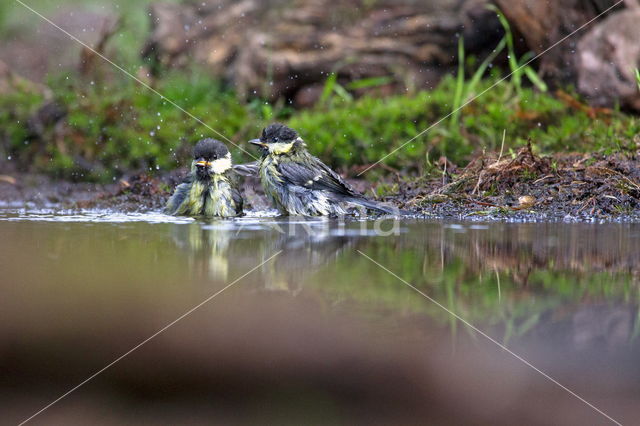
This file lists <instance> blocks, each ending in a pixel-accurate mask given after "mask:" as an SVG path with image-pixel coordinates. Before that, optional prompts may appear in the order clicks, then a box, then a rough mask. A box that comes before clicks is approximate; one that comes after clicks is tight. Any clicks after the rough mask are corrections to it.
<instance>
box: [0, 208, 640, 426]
mask: <svg viewBox="0 0 640 426" xmlns="http://www.w3.org/2000/svg"><path fill="white" fill-rule="evenodd" d="M374 261H375V263H374ZM0 271H2V272H1V273H2V279H1V280H0V292H1V299H0V311H1V312H2V319H3V320H2V322H1V324H0V368H2V371H3V374H2V378H0V390H1V393H0V395H1V397H0V411H1V412H3V413H5V415H4V416H3V417H4V420H6V421H8V422H9V423H16V422H20V421H21V420H24V419H25V418H27V417H29V416H30V415H32V414H34V413H35V412H36V411H38V410H39V409H40V408H42V407H43V406H45V405H46V404H48V403H49V402H51V401H52V400H54V399H55V398H57V397H58V396H60V395H61V394H63V393H64V392H66V391H68V390H69V389H71V388H73V387H74V386H75V385H77V384H78V383H80V382H82V381H83V380H84V379H86V378H87V377H89V376H90V375H91V374H93V373H94V372H96V371H99V370H100V369H101V368H103V367H104V366H105V365H107V364H109V363H110V362H112V361H113V360H114V359H117V358H118V357H119V356H121V355H122V354H124V353H126V352H127V351H128V350H130V349H131V348H132V347H134V346H136V345H138V344H139V343H140V342H142V341H144V340H145V339H147V338H148V337H149V336H152V335H154V333H156V332H158V331H159V330H162V329H163V328H164V327H165V326H167V325H168V324H171V323H172V322H173V321H174V320H176V319H177V318H180V317H181V316H182V315H183V314H185V313H186V312H190V310H191V309H193V308H194V307H197V309H195V310H194V311H192V312H190V313H189V314H188V315H186V316H184V317H183V318H182V319H180V320H179V321H178V322H176V323H175V324H172V325H171V326H170V327H169V328H167V329H166V330H165V331H163V332H162V333H160V334H159V335H157V337H155V338H154V339H152V340H150V341H149V342H147V343H145V344H144V345H143V346H141V347H140V348H139V349H137V350H136V351H134V352H132V353H131V354H130V355H128V356H127V357H125V358H123V359H122V360H121V361H119V362H118V363H116V364H114V365H113V366H111V367H110V368H109V369H107V370H106V371H104V372H103V373H101V374H100V375H98V376H97V377H96V378H95V379H93V380H92V381H90V382H88V383H87V384H85V385H83V386H82V387H80V388H78V389H77V390H76V391H74V392H73V393H72V394H70V395H69V396H68V397H66V398H64V399H62V400H60V401H59V402H58V403H56V404H55V405H54V406H52V407H51V408H49V409H48V410H46V411H44V412H43V413H41V414H40V415H39V416H38V417H36V418H35V419H34V421H39V422H41V423H44V424H47V423H65V424H74V423H78V424H82V423H84V424H86V423H87V422H96V423H105V424H106V423H123V422H124V423H139V422H154V423H183V422H185V421H186V422H188V423H191V422H193V423H201V422H209V421H210V420H211V419H216V422H219V423H228V422H232V423H253V422H256V421H259V422H264V421H267V420H269V421H272V422H276V423H298V422H305V423H306V422H309V421H313V422H316V423H339V422H346V423H353V422H356V423H358V422H363V423H364V422H369V421H377V422H382V423H386V422H417V421H425V420H429V421H433V422H437V423H467V422H474V423H491V424H509V423H512V422H514V421H522V420H525V421H526V422H527V423H544V424H549V423H553V424H558V423H568V424H572V423H575V424H578V423H582V424H584V423H588V424H601V423H602V424H607V423H609V422H610V421H609V420H608V419H607V418H606V416H605V415H603V414H601V413H599V412H598V411H597V410H595V409H594V408H592V407H590V406H588V405H587V404H586V403H584V402H582V401H580V400H579V399H577V398H576V397H575V396H573V395H571V394H570V393H569V392H567V390H565V389H562V388H561V387H560V386H558V385H557V384H555V383H553V382H552V381H550V380H549V379H548V378H545V377H543V376H542V375H541V374H540V373H539V372H537V371H534V369H533V368H532V367H531V366H529V365H526V364H525V363H524V362H523V361H522V360H520V359H517V358H516V357H515V356H514V355H513V354H510V353H508V352H507V351H505V350H504V349H503V348H501V347H500V346H498V344H500V345H504V346H505V347H506V348H508V350H510V351H513V353H515V354H517V355H518V356H520V357H522V359H524V360H526V361H527V362H529V363H530V364H531V365H532V366H534V367H535V368H537V369H539V370H541V371H543V372H544V373H545V374H547V375H549V376H550V377H552V378H554V379H555V380H557V381H558V382H559V383H560V384H562V385H563V386H565V387H567V388H568V389H570V390H571V391H573V392H575V393H576V394H578V395H580V396H581V397H583V398H584V399H585V400H587V401H588V402H589V403H591V404H593V405H594V406H595V407H597V409H599V410H601V411H602V412H604V413H605V414H606V415H608V416H610V417H611V418H614V419H616V420H617V421H620V422H623V423H633V422H634V421H635V420H637V419H638V418H640V404H638V401H639V398H640V363H638V362H637V360H638V359H639V358H638V357H639V356H640V343H639V342H640V338H639V337H638V335H639V334H640V315H639V311H638V301H639V300H640V299H639V297H640V291H639V290H640V289H639V284H640V225H636V224H584V223H583V224H579V223H578V224H563V223H551V224H545V223H519V224H518V223H479V222H473V223H472V222H439V221H423V220H403V221H400V222H395V223H394V222H393V221H391V220H386V221H383V222H382V223H380V222H374V221H351V222H347V223H337V222H335V221H332V220H327V219H315V220H310V221H306V220H303V219H281V218H277V217H274V215H273V214H262V215H257V214H254V215H250V216H249V217H246V218H241V219H236V220H218V221H210V222H202V221H196V220H193V219H185V218H173V217H169V216H165V215H162V214H157V213H149V214H120V213H111V212H104V211H89V212H59V211H55V210H32V211H26V210H21V209H17V208H5V209H4V210H0ZM411 286H413V287H415V289H414V288H412V287H411ZM419 292H421V293H423V294H420V293H419ZM212 295H215V296H214V297H213V298H211V296H212ZM203 301H207V302H206V303H204V304H202V302H203ZM201 304H202V305H201ZM453 314H455V315H457V316H458V317H459V318H461V319H462V320H461V319H457V318H456V316H455V315H453ZM476 328H477V329H476ZM478 330H481V331H482V332H483V333H486V334H487V336H489V337H490V338H492V339H495V342H492V341H490V340H488V339H487V337H486V336H484V335H483V334H481V333H479V332H478ZM461 406H462V407H464V409H462V410H461V409H460V407H461ZM105 407H108V408H105ZM187 414H188V417H185V415H187ZM185 419H188V420H185Z"/></svg>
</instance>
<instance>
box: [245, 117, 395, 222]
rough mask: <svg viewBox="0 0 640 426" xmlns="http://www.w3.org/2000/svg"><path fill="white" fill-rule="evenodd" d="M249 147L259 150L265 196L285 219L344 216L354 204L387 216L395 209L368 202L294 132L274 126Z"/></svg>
mask: <svg viewBox="0 0 640 426" xmlns="http://www.w3.org/2000/svg"><path fill="white" fill-rule="evenodd" d="M249 143H251V144H253V145H256V146H258V147H259V148H260V150H261V152H262V156H261V158H260V160H259V161H258V164H257V173H258V176H259V177H260V182H261V183H262V186H263V188H264V191H265V194H266V195H267V197H268V198H270V199H271V201H272V202H273V204H274V205H275V207H276V208H277V209H278V210H279V211H280V213H281V214H283V215H295V216H342V215H345V214H347V213H348V211H347V209H346V208H345V205H348V204H355V205H357V206H362V207H365V208H367V209H370V210H375V211H377V212H381V213H386V214H397V213H398V211H397V210H396V209H394V208H392V207H388V206H384V205H382V204H379V203H377V202H375V201H371V200H368V199H367V198H365V197H364V196H363V195H362V194H359V193H358V192H356V191H355V190H354V189H353V188H352V187H351V186H349V184H347V183H346V182H345V181H344V179H342V178H341V177H340V175H338V174H337V173H336V172H334V171H333V170H331V169H330V168H329V167H328V166H327V165H326V164H324V163H323V162H322V161H320V160H319V159H318V158H316V157H314V156H313V155H311V154H310V153H309V151H308V150H307V145H306V143H305V142H304V140H303V139H302V138H301V137H300V136H299V135H298V132H296V131H295V130H294V129H291V128H289V127H287V126H285V125H284V124H281V123H274V124H271V125H269V126H267V127H266V128H264V129H263V130H262V135H261V137H260V138H259V139H252V140H250V141H249Z"/></svg>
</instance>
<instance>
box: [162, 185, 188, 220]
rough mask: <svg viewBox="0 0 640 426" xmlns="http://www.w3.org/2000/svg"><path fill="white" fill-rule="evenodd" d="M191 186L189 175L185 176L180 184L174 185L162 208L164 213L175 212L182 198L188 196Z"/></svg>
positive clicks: (184, 198)
mask: <svg viewBox="0 0 640 426" xmlns="http://www.w3.org/2000/svg"><path fill="white" fill-rule="evenodd" d="M190 188H191V177H187V178H186V179H185V180H184V181H183V182H182V183H181V184H180V185H178V186H177V187H176V190H175V191H174V193H173V195H172V196H171V197H170V198H169V201H167V206H166V207H165V208H164V212H165V213H166V214H176V212H177V211H178V209H179V208H180V206H181V205H182V203H183V202H184V200H186V199H187V197H188V196H189V189H190Z"/></svg>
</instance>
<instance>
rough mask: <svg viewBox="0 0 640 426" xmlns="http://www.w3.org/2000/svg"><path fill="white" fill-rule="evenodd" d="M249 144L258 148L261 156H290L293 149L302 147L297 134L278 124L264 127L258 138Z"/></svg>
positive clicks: (302, 143)
mask: <svg viewBox="0 0 640 426" xmlns="http://www.w3.org/2000/svg"><path fill="white" fill-rule="evenodd" d="M249 143H251V144H253V145H257V146H259V147H260V149H261V150H262V154H263V155H268V154H275V155H283V154H285V155H286V154H292V153H293V151H294V148H296V147H298V146H303V145H304V142H303V141H302V139H301V138H300V137H298V132H296V131H295V130H293V129H292V128H290V127H287V126H285V125H284V124H280V123H274V124H271V125H269V126H267V127H265V128H264V129H263V130H262V135H261V136H260V138H259V139H251V140H250V141H249Z"/></svg>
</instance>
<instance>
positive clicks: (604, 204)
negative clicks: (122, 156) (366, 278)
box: [0, 146, 640, 221]
mask: <svg viewBox="0 0 640 426" xmlns="http://www.w3.org/2000/svg"><path fill="white" fill-rule="evenodd" d="M186 173H187V171H186V169H179V170H175V171H173V172H170V173H166V174H164V175H160V176H149V175H145V174H139V175H133V176H130V177H126V178H123V179H121V180H119V181H118V182H114V183H113V184H107V185H99V184H88V183H71V182H68V181H58V180H54V179H51V178H48V177H45V176H41V175H30V174H23V175H21V174H4V175H0V199H1V200H2V201H4V202H5V203H6V204H9V205H12V206H22V205H25V206H32V207H53V208H62V209H110V210H117V211H124V212H134V211H149V210H161V209H162V207H163V206H164V204H165V202H166V200H167V198H168V197H169V195H170V194H171V192H172V190H173V188H175V186H176V185H177V184H178V183H180V181H181V180H182V179H183V177H184V176H185V175H186ZM354 174H355V173H354ZM350 182H351V183H352V185H353V186H354V187H356V188H357V189H358V190H359V191H361V192H363V193H365V194H367V195H368V196H370V197H371V196H372V194H375V193H381V192H382V193H385V194H384V195H382V196H379V197H377V198H378V200H379V201H382V202H385V203H388V204H391V205H394V206H397V207H399V208H402V209H404V210H409V211H411V212H414V213H415V214H416V215H421V216H426V217H434V218H456V219H470V220H474V219H475V220H477V219H483V220H553V221H555V220H571V221H593V220H624V221H640V157H639V156H638V155H637V154H622V153H617V154H611V155H604V154H556V155H553V156H548V157H547V156H538V155H536V154H534V153H533V152H532V150H531V147H530V146H527V147H524V148H522V149H520V151H518V152H517V153H515V154H508V155H503V154H500V153H489V154H484V155H482V156H480V157H477V158H475V159H474V160H472V161H471V162H470V163H469V164H468V165H467V166H466V167H464V168H462V167H458V166H456V165H455V164H452V163H450V162H449V161H448V160H446V159H444V158H442V159H441V160H440V161H439V163H438V165H437V167H436V168H434V170H432V171H431V172H430V173H428V174H427V175H425V176H421V177H407V176H401V175H400V174H397V175H396V176H393V175H390V176H389V177H388V178H387V179H386V180H385V181H383V182H382V183H377V184H373V183H371V182H368V181H366V180H363V179H361V180H350ZM381 188H382V189H381ZM241 191H242V193H243V196H244V198H245V203H246V205H247V206H248V208H249V209H253V210H262V209H266V208H269V202H268V201H267V200H266V199H265V197H264V194H263V192H262V189H261V187H260V183H259V181H258V180H257V179H255V178H245V179H244V182H243V184H242V187H241Z"/></svg>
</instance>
